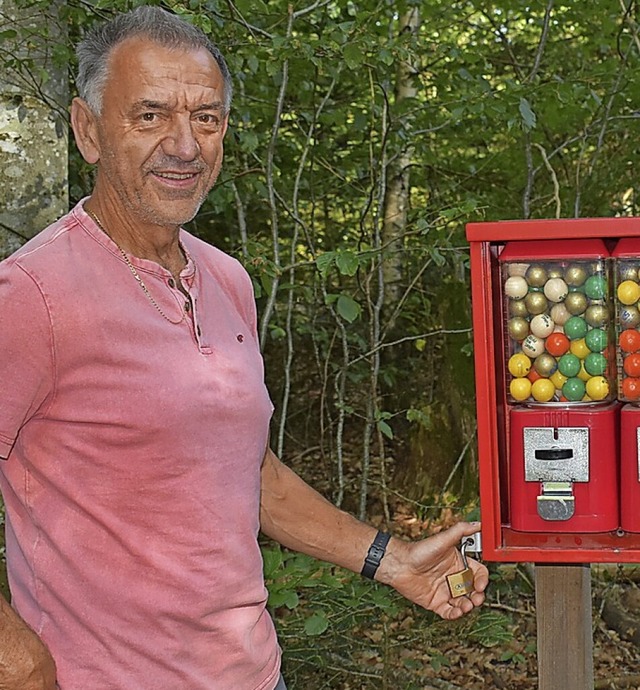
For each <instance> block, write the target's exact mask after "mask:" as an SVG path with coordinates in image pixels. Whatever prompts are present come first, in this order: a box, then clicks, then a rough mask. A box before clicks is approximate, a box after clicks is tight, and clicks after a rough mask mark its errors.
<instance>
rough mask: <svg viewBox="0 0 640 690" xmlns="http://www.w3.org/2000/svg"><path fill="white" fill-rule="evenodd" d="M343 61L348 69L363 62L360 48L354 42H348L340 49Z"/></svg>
mask: <svg viewBox="0 0 640 690" xmlns="http://www.w3.org/2000/svg"><path fill="white" fill-rule="evenodd" d="M342 54H343V55H344V61H345V62H346V63H347V67H348V68H349V69H356V68H357V67H359V66H360V65H361V64H362V63H363V62H364V55H363V54H362V50H360V47H359V46H358V45H357V44H356V43H348V44H347V45H346V46H345V47H344V50H343V51H342Z"/></svg>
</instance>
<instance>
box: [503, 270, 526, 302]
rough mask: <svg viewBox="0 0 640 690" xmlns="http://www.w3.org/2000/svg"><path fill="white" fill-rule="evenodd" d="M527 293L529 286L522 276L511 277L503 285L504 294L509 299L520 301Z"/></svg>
mask: <svg viewBox="0 0 640 690" xmlns="http://www.w3.org/2000/svg"><path fill="white" fill-rule="evenodd" d="M528 291H529V285H528V284H527V281H526V280H525V279H524V278H523V277H522V276H511V277H510V278H507V279H506V281H505V283H504V294H505V295H506V296H507V297H509V299H522V298H523V297H524V296H525V295H526V294H527V292H528Z"/></svg>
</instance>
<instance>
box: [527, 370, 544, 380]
mask: <svg viewBox="0 0 640 690" xmlns="http://www.w3.org/2000/svg"><path fill="white" fill-rule="evenodd" d="M527 378H528V379H529V381H531V383H533V382H534V381H537V380H538V379H541V378H542V375H541V374H539V373H538V372H537V371H536V370H535V369H532V370H531V371H530V372H529V373H528V374H527Z"/></svg>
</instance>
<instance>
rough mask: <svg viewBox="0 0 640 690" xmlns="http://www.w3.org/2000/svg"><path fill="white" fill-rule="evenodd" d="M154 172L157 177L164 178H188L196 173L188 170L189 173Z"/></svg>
mask: <svg viewBox="0 0 640 690" xmlns="http://www.w3.org/2000/svg"><path fill="white" fill-rule="evenodd" d="M155 174H156V175H157V176H158V177H162V178H164V179H165V180H189V179H191V178H192V177H195V176H196V175H197V174H198V173H197V172H189V173H177V172H156V173H155Z"/></svg>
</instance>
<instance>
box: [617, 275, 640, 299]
mask: <svg viewBox="0 0 640 690" xmlns="http://www.w3.org/2000/svg"><path fill="white" fill-rule="evenodd" d="M617 293H618V299H619V300H620V302H622V304H627V305H629V304H635V303H636V302H637V301H638V300H639V299H640V285H638V283H636V282H635V280H623V281H622V282H621V283H620V285H618V290H617Z"/></svg>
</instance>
